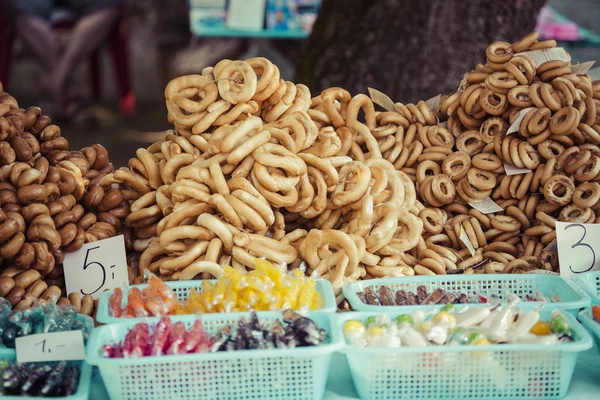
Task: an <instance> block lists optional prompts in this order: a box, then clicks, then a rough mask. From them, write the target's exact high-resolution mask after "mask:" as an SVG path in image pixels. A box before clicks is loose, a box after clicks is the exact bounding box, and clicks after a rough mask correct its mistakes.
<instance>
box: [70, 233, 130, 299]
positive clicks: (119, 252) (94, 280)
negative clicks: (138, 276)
mask: <svg viewBox="0 0 600 400" xmlns="http://www.w3.org/2000/svg"><path fill="white" fill-rule="evenodd" d="M63 266H64V273H65V283H66V286H67V292H68V293H73V292H77V293H81V294H82V295H88V294H89V295H91V296H92V297H93V298H94V299H97V298H99V297H100V295H101V294H102V292H103V291H104V290H106V289H114V288H117V287H121V286H124V285H128V284H129V278H128V274H127V258H126V256H125V242H124V240H123V236H122V235H121V236H116V237H113V238H110V239H105V240H100V241H98V242H93V243H87V244H85V245H84V246H83V247H82V248H81V249H80V250H78V251H76V252H74V253H68V254H66V255H65V260H64V262H63Z"/></svg>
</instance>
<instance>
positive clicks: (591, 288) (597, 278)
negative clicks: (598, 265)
mask: <svg viewBox="0 0 600 400" xmlns="http://www.w3.org/2000/svg"><path fill="white" fill-rule="evenodd" d="M571 279H572V280H573V282H575V283H576V284H577V285H579V286H580V287H582V288H583V290H585V291H586V293H587V294H589V295H590V297H591V298H592V304H596V305H600V270H598V271H590V272H584V273H583V274H578V275H574V276H573V277H572V278H571Z"/></svg>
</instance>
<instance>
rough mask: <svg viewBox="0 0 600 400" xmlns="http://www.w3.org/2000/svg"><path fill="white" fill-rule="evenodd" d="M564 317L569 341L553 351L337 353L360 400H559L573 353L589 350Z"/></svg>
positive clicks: (516, 347)
mask: <svg viewBox="0 0 600 400" xmlns="http://www.w3.org/2000/svg"><path fill="white" fill-rule="evenodd" d="M438 308H439V306H438ZM527 308H529V307H527ZM421 309H422V310H424V311H431V308H429V307H427V308H425V307H421ZM403 312H405V310H404V309H403V310H402V311H400V310H398V309H396V312H389V311H388V312H348V313H340V314H337V315H336V316H334V317H333V318H334V326H335V327H336V329H339V331H340V334H342V331H343V325H344V323H345V322H346V321H348V320H350V319H358V320H365V319H366V318H368V317H370V316H378V315H381V314H382V313H383V314H387V315H389V316H390V317H392V318H395V317H396V316H397V315H399V314H402V313H403ZM550 314H551V310H543V311H541V316H542V319H549V318H550ZM565 317H566V318H567V320H568V322H569V324H570V325H571V328H572V331H573V335H574V341H573V342H571V343H565V344H559V345H555V346H546V345H526V344H502V345H477V346H474V345H465V346H429V347H400V348H373V347H355V346H350V345H347V346H346V347H345V348H344V349H343V350H342V351H343V352H344V353H345V354H346V357H347V359H348V365H349V367H350V372H351V375H352V380H353V381H354V386H355V387H356V391H357V392H358V394H359V396H360V398H361V399H369V400H383V399H448V400H449V399H452V400H456V399H470V400H475V399H480V400H483V399H500V398H502V399H560V398H563V397H564V396H565V395H566V394H567V391H568V389H569V384H570V382H571V377H572V375H573V370H574V368H575V364H576V362H577V355H578V353H579V352H581V351H585V350H588V349H590V348H591V347H592V338H591V337H590V335H589V333H588V332H587V331H586V330H585V329H584V328H583V327H582V326H581V324H579V323H578V322H577V320H576V319H575V317H573V316H572V315H570V314H568V313H565ZM335 319H337V322H335Z"/></svg>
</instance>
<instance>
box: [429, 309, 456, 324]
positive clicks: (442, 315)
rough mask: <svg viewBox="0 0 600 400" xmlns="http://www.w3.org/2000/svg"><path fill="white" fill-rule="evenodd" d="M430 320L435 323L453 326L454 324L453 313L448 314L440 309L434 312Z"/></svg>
mask: <svg viewBox="0 0 600 400" xmlns="http://www.w3.org/2000/svg"><path fill="white" fill-rule="evenodd" d="M431 322H432V323H433V324H436V325H437V324H442V325H448V326H454V325H456V318H455V317H454V315H452V314H450V313H449V312H446V311H440V312H439V313H437V314H435V315H434V316H433V318H431Z"/></svg>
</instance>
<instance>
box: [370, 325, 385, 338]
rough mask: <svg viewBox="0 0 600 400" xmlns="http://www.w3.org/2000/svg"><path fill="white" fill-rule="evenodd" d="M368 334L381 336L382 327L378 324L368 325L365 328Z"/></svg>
mask: <svg viewBox="0 0 600 400" xmlns="http://www.w3.org/2000/svg"><path fill="white" fill-rule="evenodd" d="M367 335H369V336H381V335H383V329H382V328H381V327H379V326H370V327H369V329H368V330H367Z"/></svg>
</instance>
